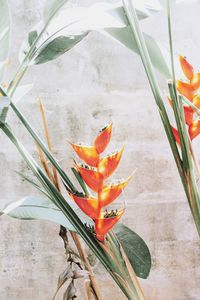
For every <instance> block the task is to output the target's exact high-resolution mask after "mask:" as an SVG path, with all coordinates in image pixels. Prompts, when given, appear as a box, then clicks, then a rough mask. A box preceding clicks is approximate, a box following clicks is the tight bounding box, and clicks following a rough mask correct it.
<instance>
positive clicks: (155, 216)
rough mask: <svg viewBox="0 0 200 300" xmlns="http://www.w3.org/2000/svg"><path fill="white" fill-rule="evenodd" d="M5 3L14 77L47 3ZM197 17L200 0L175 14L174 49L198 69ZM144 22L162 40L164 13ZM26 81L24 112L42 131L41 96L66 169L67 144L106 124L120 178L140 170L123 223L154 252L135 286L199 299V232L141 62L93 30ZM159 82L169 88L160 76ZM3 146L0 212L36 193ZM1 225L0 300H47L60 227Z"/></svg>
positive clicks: (60, 256)
mask: <svg viewBox="0 0 200 300" xmlns="http://www.w3.org/2000/svg"><path fill="white" fill-rule="evenodd" d="M9 2H10V7H11V11H12V16H13V35H12V53H11V67H10V70H8V75H9V76H11V75H12V74H13V73H14V70H15V68H16V65H17V63H16V62H17V53H18V49H19V46H20V44H21V42H22V40H23V38H24V35H25V33H26V32H27V30H28V29H30V28H31V26H32V25H33V24H35V22H36V21H37V20H39V18H40V14H41V12H40V11H41V7H42V2H43V1H41V0H31V1H23V0H17V1H16V0H10V1H9ZM74 2H75V3H78V2H80V1H74ZM92 2H94V1H89V0H87V1H82V3H83V4H89V3H92ZM199 11H200V2H199V1H197V2H196V3H195V4H194V3H193V1H191V3H190V5H188V4H187V5H186V4H184V5H183V6H182V7H179V8H178V9H177V10H176V13H175V14H174V17H175V19H174V23H175V36H176V39H175V44H176V49H177V52H181V53H183V54H186V55H190V56H191V58H192V60H193V61H194V62H195V63H196V64H197V65H200V59H199V49H200V42H199V25H200V21H199ZM143 26H144V29H145V30H148V32H150V33H153V34H154V36H156V37H158V38H159V39H160V40H161V41H166V28H165V26H166V23H165V21H164V15H163V14H159V15H157V16H154V17H152V18H151V19H149V20H147V21H145V22H144V23H143ZM30 82H34V84H35V85H34V89H33V90H32V92H31V93H30V94H29V95H28V96H27V97H26V99H25V100H24V101H21V102H20V107H21V109H22V111H23V112H24V113H25V114H26V115H27V117H28V119H29V120H30V121H31V122H32V123H33V124H34V126H35V127H36V128H37V129H38V131H39V132H41V128H40V126H41V124H40V117H39V114H38V108H37V104H36V98H37V97H38V96H41V97H42V99H43V101H44V103H45V106H46V108H47V110H48V113H47V115H48V122H49V128H50V131H51V134H52V139H53V143H54V146H55V153H56V156H57V157H58V158H59V159H61V160H62V165H63V167H64V168H65V169H66V170H68V169H69V167H70V165H71V164H72V158H73V153H72V151H71V149H70V147H69V146H68V145H67V142H66V141H67V139H70V140H72V141H80V140H81V141H85V142H87V141H90V140H92V138H94V136H95V133H97V132H98V130H99V129H100V128H101V127H102V126H103V125H104V124H105V123H107V122H108V121H110V120H113V122H114V133H113V140H112V143H111V146H110V149H114V148H116V147H120V146H121V145H122V144H123V143H124V142H126V150H125V153H124V156H123V160H122V163H121V165H120V168H119V169H118V172H117V176H119V177H120V176H122V177H126V176H127V175H128V174H130V173H131V172H132V171H133V170H134V169H136V168H137V173H136V175H135V178H134V180H133V181H132V183H131V184H130V186H129V187H128V188H127V190H126V192H125V197H126V200H127V207H128V209H127V212H126V215H125V217H124V218H123V222H124V223H125V224H127V225H129V226H130V227H131V228H132V229H133V230H135V231H136V232H137V233H138V234H140V235H141V236H142V237H143V238H144V240H145V241H146V242H147V243H148V245H149V248H150V251H151V254H152V262H153V267H152V271H151V274H150V276H149V278H148V279H147V280H142V281H141V284H142V286H143V288H144V290H145V292H146V295H147V299H150V300H169V299H170V300H198V299H200V286H199V280H200V267H199V266H200V262H199V258H200V250H199V246H200V245H199V240H198V236H197V233H196V229H195V226H194V223H193V220H192V218H191V214H190V211H189V207H188V204H187V201H186V198H185V195H184V193H183V188H182V186H181V183H180V180H179V177H178V173H177V170H176V167H175V163H174V161H173V159H172V155H171V152H170V150H169V146H168V143H167V140H166V137H165V134H164V131H163V128H162V125H161V121H160V118H159V115H158V112H157V109H156V106H155V104H154V100H153V97H152V95H151V92H150V89H149V86H148V83H147V80H146V77H145V74H144V71H143V68H142V66H141V62H140V60H139V58H138V57H137V56H136V55H134V54H132V53H131V52H130V51H129V50H127V49H125V48H124V47H123V46H121V45H119V44H117V43H115V42H114V41H111V40H109V39H108V38H106V37H104V36H101V35H100V34H99V33H92V34H90V35H89V36H88V37H87V38H86V39H85V40H84V41H82V42H81V43H80V44H79V45H78V46H76V47H75V48H74V49H73V50H72V51H70V52H69V53H68V54H66V55H64V56H63V57H62V58H60V59H58V60H57V61H54V62H52V63H49V64H45V65H42V66H36V67H33V68H32V69H30V71H29V72H28V74H27V76H26V77H25V79H24V83H30ZM161 84H162V87H163V89H164V88H165V89H166V87H165V82H164V80H163V79H162V78H161ZM10 119H11V122H12V124H13V126H14V129H15V132H16V133H17V135H18V137H19V138H20V139H23V142H24V144H25V145H26V147H27V148H28V149H29V150H30V151H31V152H32V153H34V155H36V154H35V147H34V144H33V142H32V141H31V139H30V138H29V137H28V135H27V134H26V132H25V131H24V129H23V128H22V126H21V125H20V124H19V121H18V120H16V118H15V117H14V115H13V114H11V115H10ZM195 143H196V146H198V144H197V143H198V142H196V141H195ZM0 145H1V146H0V158H1V159H0V174H1V189H0V191H1V192H0V199H1V204H0V206H1V207H3V206H4V205H5V204H6V203H8V202H11V201H14V200H18V199H20V198H22V197H24V196H26V195H28V194H34V193H35V191H34V190H33V189H32V188H31V187H30V186H29V185H27V184H24V183H23V182H22V181H21V180H20V179H19V177H18V176H17V175H16V174H15V173H14V172H13V170H16V169H17V170H19V171H23V172H27V168H26V166H25V164H24V162H22V160H21V158H20V157H19V155H18V154H17V153H16V149H15V148H14V147H12V146H11V144H10V143H9V142H8V140H7V139H6V138H5V136H3V135H2V134H0ZM199 154H200V153H199V147H198V148H197V155H198V156H199ZM0 222H1V244H0V271H1V272H0V286H1V293H0V299H2V300H11V299H17V300H25V299H28V300H35V299H39V300H48V299H51V297H52V294H53V292H54V290H55V287H56V281H57V277H58V274H59V273H60V272H61V271H63V268H64V251H63V247H62V242H61V240H60V238H59V237H58V226H57V225H54V224H51V223H49V222H42V221H40V222H39V221H32V222H27V221H18V220H13V219H10V218H8V217H3V218H1V220H0ZM96 271H97V273H98V278H99V280H100V283H101V286H102V287H104V294H105V299H108V297H109V299H116V300H117V299H120V300H121V299H124V297H123V296H122V295H121V294H120V292H118V289H117V287H116V286H115V285H114V284H113V283H112V281H111V280H110V279H109V278H108V276H107V275H106V274H105V272H104V271H103V269H102V268H100V267H98V268H97V270H96ZM58 299H59V297H58ZM60 299H62V296H61V295H60ZM80 299H81V297H80Z"/></svg>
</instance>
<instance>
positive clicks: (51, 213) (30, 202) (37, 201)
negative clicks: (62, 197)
mask: <svg viewBox="0 0 200 300" xmlns="http://www.w3.org/2000/svg"><path fill="white" fill-rule="evenodd" d="M68 203H69V204H70V206H71V207H72V208H73V209H74V211H75V213H76V214H77V215H78V216H79V217H80V218H81V220H82V221H83V222H84V223H86V222H87V223H88V224H92V221H91V219H89V218H88V217H87V216H86V215H85V214H83V213H82V211H81V210H80V209H79V208H78V207H77V206H76V204H75V203H74V202H73V201H72V200H69V201H68ZM3 214H5V215H8V216H10V217H12V218H16V219H21V220H48V221H52V222H55V223H57V224H60V225H62V226H64V227H66V228H67V229H68V230H70V231H75V229H74V227H73V225H72V224H71V223H70V222H69V221H68V219H67V218H66V217H65V216H64V214H63V213H62V212H61V210H59V209H58V208H57V207H56V206H55V205H54V204H53V203H52V202H51V201H50V200H49V199H48V198H45V197H39V196H27V197H25V198H23V199H21V200H19V201H15V202H13V203H11V204H9V205H7V206H6V207H5V208H4V209H2V210H1V211H0V215H3Z"/></svg>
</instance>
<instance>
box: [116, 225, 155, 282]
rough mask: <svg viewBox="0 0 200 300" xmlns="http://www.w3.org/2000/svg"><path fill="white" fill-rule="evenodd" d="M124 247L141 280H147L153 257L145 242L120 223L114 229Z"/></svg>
mask: <svg viewBox="0 0 200 300" xmlns="http://www.w3.org/2000/svg"><path fill="white" fill-rule="evenodd" d="M114 232H115V234H116V235H117V237H118V239H119V241H120V243H121V244H122V247H123V249H124V251H125V253H126V255H127V257H128V259H129V261H130V263H131V265H132V267H133V270H134V271H135V273H136V275H137V276H138V277H140V278H144V279H145V278H147V277H148V275H149V272H150V269H151V255H150V252H149V249H148V247H147V245H146V243H145V242H144V240H143V239H142V238H141V237H140V236H139V235H138V234H137V233H135V232H134V231H132V230H131V229H130V228H128V227H127V226H125V225H123V224H121V223H119V224H117V225H116V226H115V227H114Z"/></svg>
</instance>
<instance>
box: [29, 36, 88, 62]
mask: <svg viewBox="0 0 200 300" xmlns="http://www.w3.org/2000/svg"><path fill="white" fill-rule="evenodd" d="M87 34H88V33H87V32H86V33H83V34H79V35H71V36H67V37H66V36H59V37H57V38H55V39H54V40H52V41H51V42H49V43H48V44H47V45H46V46H44V47H42V49H41V51H40V52H39V53H38V55H37V56H36V58H35V59H34V63H35V64H36V65H39V64H43V63H46V62H48V61H50V60H53V59H56V58H58V57H59V56H60V55H62V54H64V53H65V52H67V51H69V50H70V49H71V48H72V47H74V46H75V45H76V44H77V43H79V42H80V41H81V40H82V39H83V38H84V37H85V36H86V35H87Z"/></svg>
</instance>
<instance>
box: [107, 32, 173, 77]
mask: <svg viewBox="0 0 200 300" xmlns="http://www.w3.org/2000/svg"><path fill="white" fill-rule="evenodd" d="M103 32H104V33H105V34H106V33H107V34H109V36H110V37H111V38H114V39H115V40H117V41H118V42H120V43H121V44H123V45H124V46H126V47H127V48H129V49H130V50H132V51H134V52H135V53H137V54H139V49H138V46H137V43H136V40H135V38H134V36H133V35H132V31H131V28H130V26H127V27H124V28H107V29H104V31H103ZM144 39H145V42H146V45H147V49H148V51H149V55H150V57H151V61H152V63H153V65H154V67H155V68H157V69H158V70H159V72H161V73H162V74H163V75H164V76H165V77H167V78H169V77H170V76H171V75H170V71H169V63H170V56H169V51H168V50H167V48H165V47H164V46H163V45H161V44H160V43H158V42H157V41H156V40H155V39H154V38H153V37H152V36H150V35H148V34H145V33H144Z"/></svg>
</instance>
